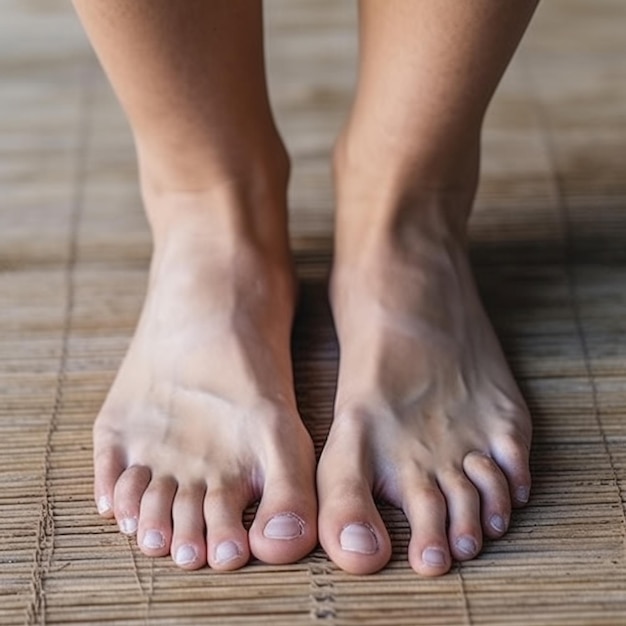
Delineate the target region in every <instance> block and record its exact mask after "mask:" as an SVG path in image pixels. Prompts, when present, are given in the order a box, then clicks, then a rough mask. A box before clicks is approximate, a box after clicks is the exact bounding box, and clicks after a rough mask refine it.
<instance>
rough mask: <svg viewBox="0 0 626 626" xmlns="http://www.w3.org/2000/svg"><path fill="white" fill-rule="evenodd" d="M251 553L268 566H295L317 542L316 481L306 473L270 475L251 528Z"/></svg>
mask: <svg viewBox="0 0 626 626" xmlns="http://www.w3.org/2000/svg"><path fill="white" fill-rule="evenodd" d="M249 538H250V549H251V550H252V553H253V554H254V555H255V556H256V557H257V558H258V559H260V560H261V561H265V562H266V563H276V564H278V563H294V562H296V561H297V560H299V559H301V558H302V557H304V556H306V555H307V554H308V553H309V552H310V551H311V550H312V549H313V548H314V547H315V544H316V542H317V503H316V501H315V486H314V482H313V479H312V478H311V479H310V481H308V480H307V481H305V480H304V478H303V474H302V473H298V472H290V473H285V474H272V473H268V475H267V477H266V480H265V487H264V490H263V496H262V498H261V502H260V503H259V508H258V509H257V512H256V516H255V518H254V522H253V524H252V526H251V527H250V533H249Z"/></svg>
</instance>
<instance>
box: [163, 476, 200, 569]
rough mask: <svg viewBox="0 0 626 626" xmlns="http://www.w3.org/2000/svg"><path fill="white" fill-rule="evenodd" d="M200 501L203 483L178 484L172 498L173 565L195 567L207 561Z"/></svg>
mask: <svg viewBox="0 0 626 626" xmlns="http://www.w3.org/2000/svg"><path fill="white" fill-rule="evenodd" d="M203 500H204V487H203V486H202V487H201V486H198V487H194V488H183V487H179V489H178V491H177V492H176V496H175V497H174V504H173V506H172V520H173V522H174V531H173V535H172V547H171V554H172V559H173V560H174V562H175V563H176V565H178V566H179V567H182V568H183V569H190V570H191V569H198V568H199V567H202V566H203V565H205V564H206V562H207V550H206V540H205V526H204V514H203V511H202V503H203Z"/></svg>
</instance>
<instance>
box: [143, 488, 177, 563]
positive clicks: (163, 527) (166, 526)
mask: <svg viewBox="0 0 626 626" xmlns="http://www.w3.org/2000/svg"><path fill="white" fill-rule="evenodd" d="M175 493H176V481H175V480H174V479H173V478H171V477H158V478H153V479H152V480H151V481H150V484H149V485H148V487H147V489H146V490H145V492H144V494H143V497H142V499H141V507H140V512H139V528H138V530H137V543H138V545H139V548H140V549H141V551H142V552H143V553H144V554H146V555H148V556H164V555H166V554H168V552H169V551H170V543H171V540H172V503H173V501H174V494H175Z"/></svg>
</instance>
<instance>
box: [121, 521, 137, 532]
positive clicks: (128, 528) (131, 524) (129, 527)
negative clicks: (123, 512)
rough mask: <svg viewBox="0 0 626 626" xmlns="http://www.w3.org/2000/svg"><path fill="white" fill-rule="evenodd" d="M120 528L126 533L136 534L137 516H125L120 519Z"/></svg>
mask: <svg viewBox="0 0 626 626" xmlns="http://www.w3.org/2000/svg"><path fill="white" fill-rule="evenodd" d="M120 530H121V531H122V532H123V533H124V534H125V535H134V534H135V533H136V532H137V518H136V517H125V518H124V519H122V520H120Z"/></svg>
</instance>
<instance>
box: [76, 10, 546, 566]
mask: <svg viewBox="0 0 626 626" xmlns="http://www.w3.org/2000/svg"><path fill="white" fill-rule="evenodd" d="M535 4H536V3H535V2H534V1H529V2H522V1H517V2H499V1H496V0H473V1H472V2H458V0H438V1H437V2H432V1H431V0H412V1H410V2H409V1H407V0H385V1H384V2H383V1H381V0H361V2H360V5H359V9H360V65H359V82H358V87H357V91H356V94H355V99H354V103H353V107H352V110H351V113H350V116H349V118H348V121H347V123H346V125H345V127H344V129H343V132H342V133H341V136H340V138H339V140H338V141H337V144H336V148H335V158H334V171H335V185H336V211H337V218H336V243H335V246H336V247H335V259H334V263H333V270H332V278H331V290H330V291H331V293H330V298H331V305H332V309H333V315H334V318H335V323H336V327H337V332H338V337H339V342H340V348H341V359H340V371H339V377H338V382H337V398H336V406H335V417H334V421H333V425H332V427H331V431H330V433H329V436H328V440H327V442H326V445H325V447H324V450H323V452H322V455H321V458H320V460H319V463H318V465H317V468H316V465H315V456H314V452H313V446H312V442H311V439H310V437H309V434H308V433H307V431H306V429H305V427H304V426H303V424H302V421H301V419H300V417H299V415H298V410H297V406H296V401H295V395H294V391H293V378H292V368H291V357H290V331H291V324H292V318H293V312H294V307H295V297H296V296H295V285H294V275H293V268H292V262H291V257H290V252H289V247H288V235H287V218H286V186H287V180H288V174H289V162H288V158H287V155H286V153H285V149H284V147H283V144H282V141H281V139H280V137H279V135H278V132H277V130H276V127H275V125H274V122H273V119H272V114H271V110H270V106H269V102H268V97H267V91H266V85H265V76H264V67H263V54H262V45H263V42H262V22H261V6H260V4H259V3H258V2H256V1H255V0H213V1H211V2H204V1H203V0H188V1H187V2H185V3H184V10H183V9H182V8H181V7H182V4H181V3H175V2H171V1H169V0H75V6H76V8H77V10H78V13H79V15H80V17H81V19H82V21H83V23H84V25H85V27H86V30H87V32H88V34H89V36H90V39H91V41H92V43H93V45H94V48H95V49H96V51H97V53H98V56H99V58H100V60H101V62H102V65H103V67H104V69H105V71H106V72H107V75H108V77H109V79H110V81H111V84H112V85H113V87H114V89H115V91H116V93H117V95H118V97H119V100H120V102H121V104H122V106H123V108H124V111H125V113H126V115H127V117H128V120H129V122H130V125H131V129H132V132H133V135H134V138H135V143H136V147H137V153H138V159H139V170H140V177H141V186H142V193H143V199H144V204H145V208H146V212H147V215H148V219H149V222H150V226H151V229H152V233H153V238H154V253H153V259H152V265H151V272H150V281H149V286H148V292H147V296H146V302H145V305H144V308H143V312H142V315H141V318H140V320H139V324H138V327H137V331H136V334H135V337H134V338H133V341H132V343H131V345H130V348H129V350H128V353H127V356H126V358H125V360H124V362H123V364H122V366H121V368H120V371H119V373H118V376H117V378H116V380H115V382H114V384H113V386H112V388H111V391H110V393H109V395H108V397H107V399H106V401H105V403H104V405H103V407H102V409H101V412H100V414H99V415H98V417H97V419H96V423H95V426H94V466H95V481H94V485H95V486H94V491H95V498H96V503H97V505H98V508H99V510H100V513H101V514H102V515H103V516H104V517H108V518H112V517H115V519H116V520H117V522H118V524H119V526H120V530H121V531H122V532H125V533H127V534H135V533H136V534H137V542H138V545H139V546H140V548H141V550H142V551H143V552H144V553H145V554H146V555H148V556H154V557H156V556H165V555H167V554H171V556H172V558H173V559H174V561H175V562H176V563H177V564H178V565H179V566H180V567H182V568H185V569H197V568H199V567H202V566H204V565H206V564H207V563H208V564H209V565H210V566H211V567H213V568H215V569H217V570H232V569H237V568H240V567H242V566H243V565H245V564H246V562H247V561H248V560H249V559H250V556H251V555H253V556H255V557H257V558H259V559H261V560H262V561H265V562H268V563H292V562H295V561H297V560H298V559H300V558H302V557H304V556H305V555H306V554H307V553H308V552H309V551H310V550H311V549H312V548H313V547H314V546H315V544H316V542H317V541H318V538H319V541H320V542H321V544H322V546H323V548H324V549H325V550H326V552H327V553H328V555H329V557H330V558H331V559H332V560H333V561H334V562H335V563H336V564H337V565H338V566H339V567H341V568H343V569H345V570H347V571H349V572H355V573H371V572H375V571H377V570H379V569H381V568H382V567H384V566H385V564H386V563H387V562H388V560H389V558H390V554H391V545H390V541H389V536H388V534H387V531H386V529H385V526H384V524H383V522H382V519H381V517H380V514H379V513H378V510H377V508H376V506H375V503H374V497H376V498H381V499H384V500H387V501H388V502H390V503H392V504H393V505H395V506H398V507H400V508H402V510H403V511H404V513H405V514H406V516H407V519H408V522H409V524H410V527H411V541H410V545H409V555H408V557H409V561H410V563H411V566H412V567H413V569H414V570H415V571H416V572H418V573H420V574H423V575H426V576H433V575H440V574H443V573H445V572H446V571H448V569H449V568H450V567H451V564H452V561H453V559H456V560H467V559H471V558H474V557H475V556H476V555H477V554H478V553H479V551H480V549H481V546H482V543H483V540H484V538H485V537H488V538H492V539H495V538H498V537H500V536H501V535H503V534H504V533H505V532H506V530H507V528H508V525H509V523H510V519H511V513H512V508H513V507H516V506H522V505H524V504H525V503H526V501H527V500H528V497H529V493H530V482H531V480H530V472H529V467H528V454H529V448H530V441H531V420H530V417H529V414H528V410H527V408H526V406H525V403H524V400H523V398H522V396H521V394H520V392H519V390H518V388H517V386H516V384H515V382H514V380H513V378H512V376H511V373H510V371H509V369H508V366H507V364H506V361H505V359H504V357H503V355H502V351H501V349H500V347H499V344H498V341H497V339H496V337H495V335H494V332H493V330H492V328H491V325H490V323H489V320H488V319H487V316H486V314H485V312H484V310H483V307H482V304H481V302H480V298H479V296H478V294H477V291H476V287H475V285H474V280H473V277H472V273H471V269H470V267H469V263H468V260H467V256H466V251H465V247H466V224H467V219H468V217H469V214H470V211H471V206H472V201H473V198H474V194H475V191H476V185H477V179H478V159H479V140H480V131H481V125H482V120H483V116H484V113H485V110H486V108H487V106H488V104H489V101H490V99H491V96H492V95H493V92H494V90H495V88H496V86H497V83H498V81H499V79H500V77H501V75H502V73H503V72H504V70H505V68H506V66H507V64H508V62H509V60H510V57H511V56H512V54H513V52H514V50H515V48H516V46H517V44H518V42H519V40H520V38H521V36H522V34H523V32H524V29H525V28H526V25H527V24H528V21H529V20H530V18H531V15H532V12H533V10H534V8H535ZM257 500H258V501H259V505H258V509H257V512H256V516H255V518H254V521H253V523H252V526H251V527H250V529H249V530H248V531H246V529H245V528H244V526H243V524H242V513H243V510H244V509H245V508H246V507H247V506H248V505H249V504H250V503H252V502H254V501H257Z"/></svg>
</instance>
